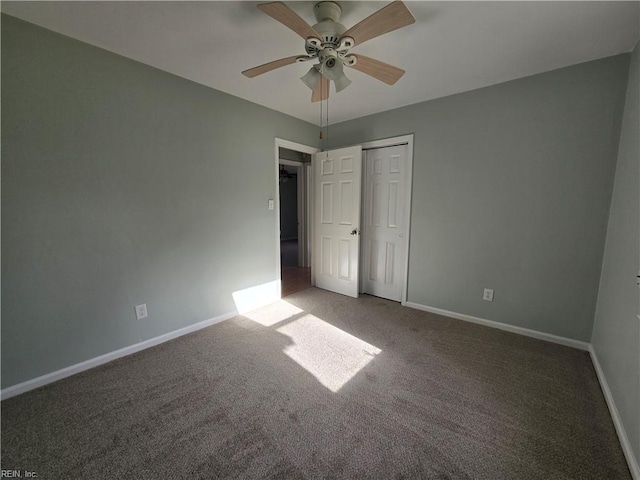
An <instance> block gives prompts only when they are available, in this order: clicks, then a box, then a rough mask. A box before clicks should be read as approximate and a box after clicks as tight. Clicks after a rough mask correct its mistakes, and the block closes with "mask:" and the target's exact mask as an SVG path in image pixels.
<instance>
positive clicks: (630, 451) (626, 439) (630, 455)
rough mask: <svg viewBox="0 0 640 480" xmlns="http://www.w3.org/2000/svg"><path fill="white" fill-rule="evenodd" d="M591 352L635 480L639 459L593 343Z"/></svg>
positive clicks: (638, 478) (639, 476)
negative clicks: (632, 446)
mask: <svg viewBox="0 0 640 480" xmlns="http://www.w3.org/2000/svg"><path fill="white" fill-rule="evenodd" d="M589 353H590V354H591V361H592V362H593V366H594V368H595V370H596V375H597V376H598V381H599V382H600V388H602V393H603V394H604V398H605V400H606V401H607V406H608V407H609V413H610V414H611V418H612V419H613V424H614V425H615V427H616V432H617V433H618V438H619V439H620V444H621V445H622V451H623V452H624V456H625V457H626V459H627V465H629V470H630V471H631V476H632V477H633V478H634V480H640V467H638V459H637V458H636V456H635V454H634V452H633V448H631V443H630V442H629V437H627V432H626V430H625V429H624V425H623V424H622V420H621V418H620V413H618V408H617V407H616V402H615V401H614V399H613V395H612V394H611V390H610V389H609V384H608V383H607V378H606V377H605V376H604V371H603V370H602V367H601V366H600V362H599V361H598V356H597V355H596V351H595V350H594V349H593V345H590V346H589Z"/></svg>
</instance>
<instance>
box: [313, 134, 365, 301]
mask: <svg viewBox="0 0 640 480" xmlns="http://www.w3.org/2000/svg"><path fill="white" fill-rule="evenodd" d="M313 162H314V164H315V166H314V190H315V200H316V201H315V219H314V226H315V229H314V230H315V231H314V238H315V245H314V248H313V255H314V258H315V269H314V270H315V284H316V286H317V287H318V288H323V289H325V290H330V291H332V292H336V293H341V294H343V295H349V296H350V297H356V298H357V297H358V270H359V264H358V259H359V255H360V185H361V181H362V180H361V175H362V147H360V146H359V145H358V146H356V147H349V148H341V149H339V150H331V151H328V152H320V153H317V154H315V155H314V156H313Z"/></svg>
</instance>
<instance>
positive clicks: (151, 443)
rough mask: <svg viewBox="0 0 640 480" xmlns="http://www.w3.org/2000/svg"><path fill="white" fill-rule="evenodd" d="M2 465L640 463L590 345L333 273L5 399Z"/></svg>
mask: <svg viewBox="0 0 640 480" xmlns="http://www.w3.org/2000/svg"><path fill="white" fill-rule="evenodd" d="M277 320H280V321H279V322H278V323H274V322H276V321H277ZM260 322H261V323H262V324H261V323H260ZM273 323H274V324H273ZM270 324H272V325H270ZM265 325H270V326H265ZM2 468H3V469H14V468H16V469H27V470H32V471H35V472H37V474H38V478H39V479H41V480H42V479H76V478H77V479H107V478H109V479H111V478H113V479H116V478H117V479H198V478H203V479H209V478H268V479H282V478H335V479H342V478H347V479H350V478H380V479H402V478H421V479H491V480H498V479H518V480H523V479H544V480H548V479H628V478H631V477H630V474H629V471H628V469H627V467H626V464H625V460H624V457H623V454H622V451H621V448H620V445H619V443H618V440H617V437H616V434H615V431H614V427H613V424H612V421H611V418H610V416H609V413H608V410H607V406H606V404H605V401H604V398H603V396H602V392H601V390H600V387H599V385H598V381H597V379H596V375H595V372H594V369H593V366H592V365H591V361H590V359H589V356H588V354H587V353H586V352H582V351H578V350H574V349H571V348H568V347H563V346H559V345H554V344H550V343H546V342H542V341H539V340H535V339H531V338H527V337H522V336H518V335H514V334H511V333H507V332H502V331H499V330H494V329H490V328H486V327H482V326H478V325H474V324H469V323H465V322H461V321H458V320H451V319H447V318H444V317H440V316H437V315H432V314H428V313H425V312H419V311H416V310H412V309H409V308H403V307H401V306H399V305H398V304H395V303H393V302H388V301H385V300H381V299H378V298H375V297H369V296H364V297H361V298H360V299H357V300H355V299H351V298H347V297H343V296H340V295H334V294H331V293H328V292H324V291H322V290H318V289H315V288H312V289H309V290H305V291H303V292H300V293H297V294H295V295H293V296H290V297H288V298H287V299H286V302H284V301H282V302H280V303H279V304H277V305H276V306H275V307H274V306H272V307H268V308H267V309H264V310H262V311H260V312H256V313H255V314H250V315H248V316H246V317H237V318H234V319H232V320H229V321H227V322H224V323H221V324H218V325H215V326H213V327H210V328H207V329H204V330H201V331H199V332H196V333H194V334H191V335H188V336H185V337H181V338H179V339H176V340H174V341H171V342H168V343H165V344H163V345H160V346H158V347H155V348H152V349H149V350H146V351H144V352H140V353H137V354H134V355H131V356H129V357H126V358H123V359H120V360H117V361H114V362H112V363H109V364H107V365H104V366H102V367H99V368H96V369H93V370H90V371H87V372H84V373H82V374H79V375H76V376H74V377H71V378H68V379H65V380H62V381H60V382H57V383H55V384H52V385H49V386H47V387H44V388H41V389H39V390H35V391H32V392H29V393H26V394H23V395H21V396H18V397H15V398H12V399H9V400H6V401H4V402H2Z"/></svg>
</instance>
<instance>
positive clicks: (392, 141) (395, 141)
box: [360, 134, 413, 305]
mask: <svg viewBox="0 0 640 480" xmlns="http://www.w3.org/2000/svg"><path fill="white" fill-rule="evenodd" d="M395 145H407V167H408V178H407V188H406V189H405V198H404V205H403V207H404V208H405V212H407V216H406V222H405V226H404V232H403V233H404V237H405V238H406V239H407V244H406V248H405V252H404V258H403V259H402V261H403V262H404V265H403V266H404V278H403V279H402V297H401V302H400V303H401V304H402V305H406V303H407V286H408V283H409V246H410V240H411V236H410V233H411V191H412V188H413V180H412V179H413V134H410V135H402V136H399V137H392V138H385V139H382V140H374V141H371V142H364V143H363V144H362V157H363V166H362V172H363V175H364V172H365V170H366V169H365V166H364V161H365V159H364V153H365V151H366V150H372V149H374V148H385V147H393V146H395ZM364 181H365V180H364V179H363V185H364ZM364 190H365V189H364V188H363V189H362V191H363V192H364ZM363 194H364V193H363ZM362 206H363V208H362V209H361V214H362V215H364V211H365V206H366V202H365V201H362ZM360 224H361V225H362V228H363V231H362V235H363V238H364V235H365V232H364V228H366V226H365V225H366V222H362V221H361V222H360ZM363 253H364V249H362V250H361V255H362V254H363ZM361 260H362V259H361ZM363 265H364V262H363V261H361V262H360V268H361V270H360V272H361V273H362V266H363ZM360 278H361V279H362V278H364V276H363V275H362V274H361V275H360ZM360 291H362V284H361V285H360Z"/></svg>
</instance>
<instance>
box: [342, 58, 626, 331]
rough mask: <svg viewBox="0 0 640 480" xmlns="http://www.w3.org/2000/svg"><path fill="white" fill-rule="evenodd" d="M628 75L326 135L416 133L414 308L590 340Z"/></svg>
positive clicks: (474, 96)
mask: <svg viewBox="0 0 640 480" xmlns="http://www.w3.org/2000/svg"><path fill="white" fill-rule="evenodd" d="M628 65H629V55H628V54H627V55H620V56H616V57H611V58H607V59H603V60H598V61H594V62H590V63H585V64H581V65H576V66H572V67H568V68H564V69H561V70H556V71H552V72H548V73H544V74H541V75H536V76H532V77H527V78H523V79H520V80H515V81H511V82H507V83H503V84H500V85H496V86H492V87H488V88H484V89H480V90H475V91H471V92H467V93H463V94H459V95H454V96H450V97H446V98H441V99H438V100H433V101H429V102H425V103H421V104H417V105H412V106H408V107H403V108H399V109H396V110H392V111H388V112H384V113H380V114H376V115H372V116H369V117H365V118H360V119H357V120H353V121H349V122H344V123H341V124H337V125H334V126H332V127H331V136H330V142H331V144H332V145H333V146H341V145H350V144H354V143H361V142H365V141H368V140H374V139H381V138H387V137H392V136H397V135H403V134H409V133H415V148H414V172H413V175H414V177H413V206H412V212H411V221H412V224H411V228H412V231H411V237H410V267H409V285H408V299H409V301H411V302H416V303H419V304H423V305H427V306H431V307H437V308H441V309H445V310H449V311H454V312H458V313H464V314H468V315H473V316H476V317H481V318H486V319H490V320H495V321H498V322H503V323H506V324H510V325H515V326H519V327H525V328H530V329H534V330H539V331H542V332H546V333H550V334H555V335H560V336H563V337H568V338H573V339H577V340H583V341H589V340H590V338H591V330H592V327H593V318H594V312H595V304H596V298H597V292H598V283H599V279H600V270H601V265H602V252H603V248H604V241H605V232H606V225H607V216H608V211H609V202H610V199H611V191H612V184H613V175H614V169H615V162H616V152H617V146H618V138H619V131H620V130H619V128H620V122H621V116H622V109H623V105H624V95H625V87H626V81H627V71H628ZM427 81H428V80H427ZM397 88H402V86H401V85H398V87H397ZM484 287H488V288H493V289H495V298H494V301H493V303H489V302H484V301H483V300H482V292H483V288H484Z"/></svg>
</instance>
